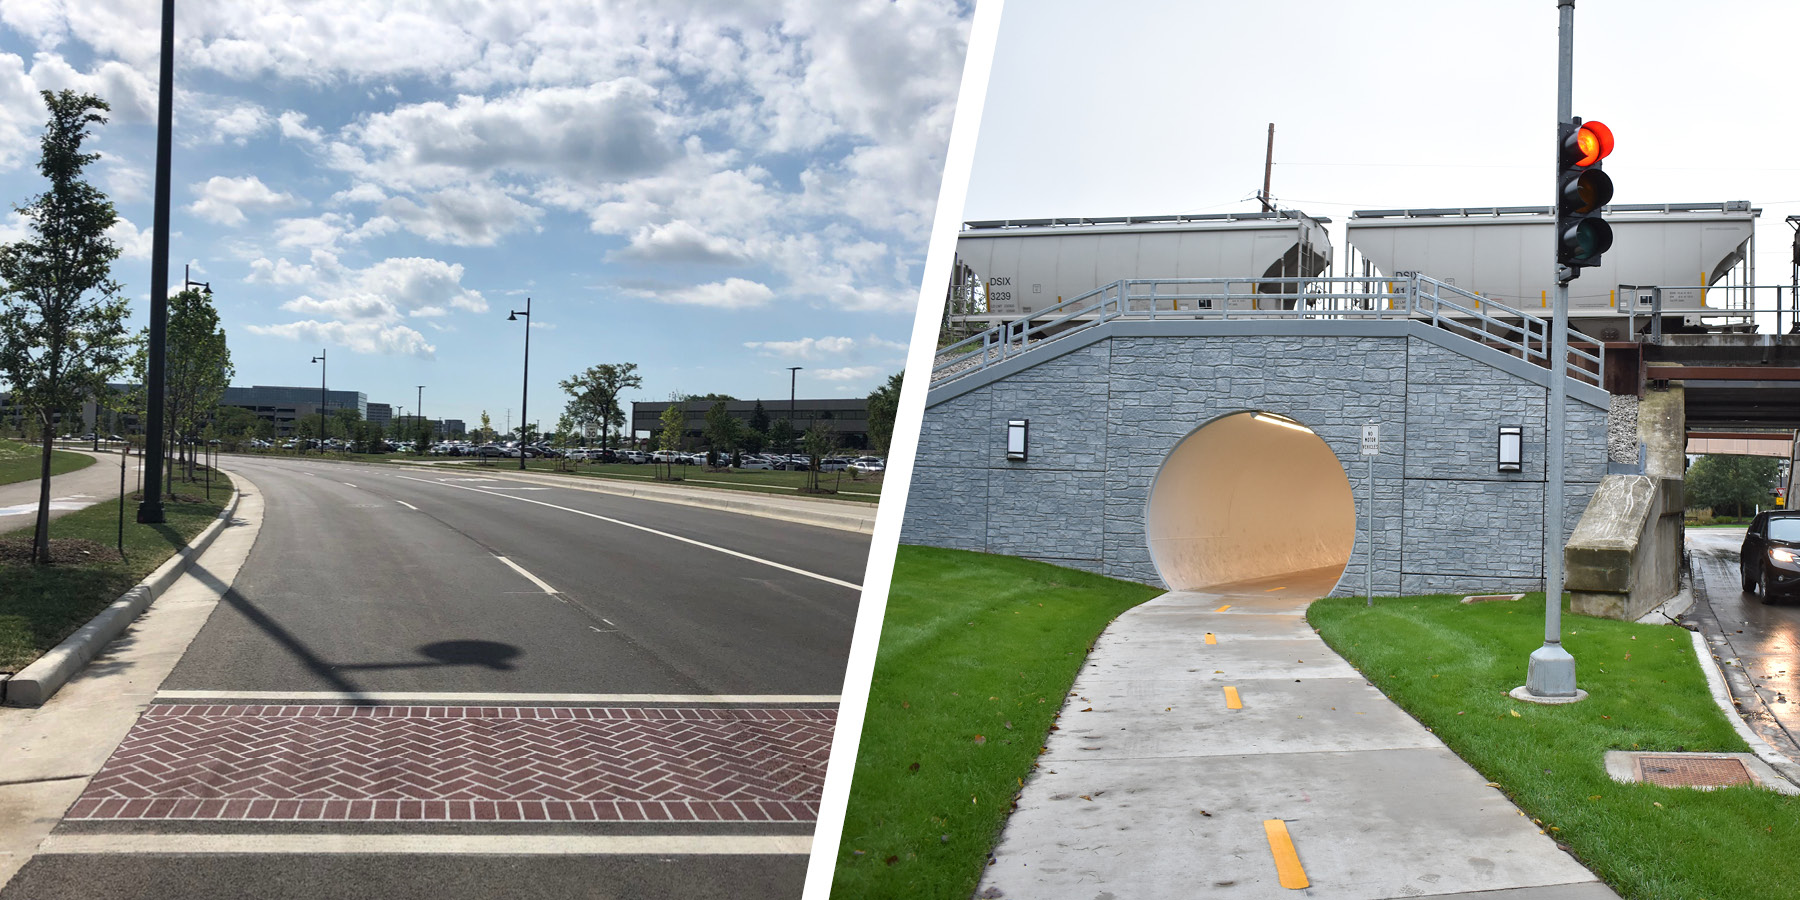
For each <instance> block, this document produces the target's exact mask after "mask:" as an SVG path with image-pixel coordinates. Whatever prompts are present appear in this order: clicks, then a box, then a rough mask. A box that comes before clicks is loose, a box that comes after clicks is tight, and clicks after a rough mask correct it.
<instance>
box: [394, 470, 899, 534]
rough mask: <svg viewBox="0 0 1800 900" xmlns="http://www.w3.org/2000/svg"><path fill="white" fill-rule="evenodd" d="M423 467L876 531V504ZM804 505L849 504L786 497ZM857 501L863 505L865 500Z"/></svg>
mask: <svg viewBox="0 0 1800 900" xmlns="http://www.w3.org/2000/svg"><path fill="white" fill-rule="evenodd" d="M419 468H421V469H427V470H430V469H432V468H437V470H438V471H454V472H471V473H476V474H480V475H481V476H482V477H489V476H492V477H496V478H509V479H512V480H514V481H527V482H531V483H534V484H547V485H554V486H556V487H566V488H570V489H572V490H577V491H591V492H593V493H596V494H614V495H617V496H621V497H631V498H633V499H637V500H650V501H654V502H657V503H674V504H677V505H680V506H698V507H702V508H705V509H718V510H724V511H725V512H734V513H740V514H743V515H747V516H761V517H762V518H765V519H779V520H781V521H784V522H796V523H799V524H801V525H816V526H818V527H820V528H835V529H837V530H839V531H858V532H862V533H863V534H871V533H873V532H874V531H875V504H872V503H871V504H866V505H867V507H868V508H867V509H854V510H836V509H825V508H820V509H816V510H814V509H807V508H789V507H787V506H785V505H782V504H775V503H769V502H767V501H765V500H763V499H761V498H760V495H757V494H750V493H747V492H727V491H713V490H708V489H707V488H669V487H661V486H658V485H635V484H622V483H618V482H611V481H603V480H601V479H598V478H584V477H583V476H580V475H567V476H556V475H535V474H525V475H520V474H518V473H517V472H491V471H488V470H486V469H471V468H468V467H465V466H444V467H433V466H429V465H420V466H419ZM779 499H782V500H791V501H793V502H795V503H799V504H803V505H811V504H819V505H820V506H821V507H823V506H824V505H825V504H831V505H834V506H835V505H837V504H839V503H844V502H846V501H841V500H813V499H808V498H801V497H782V498H779ZM850 502H855V503H857V504H858V505H859V506H860V505H864V504H862V503H861V501H850Z"/></svg>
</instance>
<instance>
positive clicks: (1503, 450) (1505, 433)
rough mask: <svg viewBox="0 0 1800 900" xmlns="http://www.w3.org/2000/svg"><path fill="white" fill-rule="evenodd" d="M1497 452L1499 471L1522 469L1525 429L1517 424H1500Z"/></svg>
mask: <svg viewBox="0 0 1800 900" xmlns="http://www.w3.org/2000/svg"><path fill="white" fill-rule="evenodd" d="M1498 452H1499V459H1500V471H1502V472H1518V471H1522V470H1523V469H1524V461H1525V429H1523V428H1521V427H1519V426H1517V425H1502V426H1500V446H1499V448H1498Z"/></svg>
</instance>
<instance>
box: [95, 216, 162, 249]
mask: <svg viewBox="0 0 1800 900" xmlns="http://www.w3.org/2000/svg"><path fill="white" fill-rule="evenodd" d="M106 236H107V237H108V238H109V239H111V240H112V242H113V243H114V244H117V245H118V247H119V258H120V259H149V258H150V250H151V249H152V246H153V244H154V242H155V237H156V235H155V232H153V231H152V230H151V229H149V228H146V229H144V230H142V231H139V230H138V228H137V226H135V225H133V224H131V220H130V219H127V218H125V217H124V216H120V217H119V219H118V221H116V222H114V223H113V225H112V227H111V228H108V229H106Z"/></svg>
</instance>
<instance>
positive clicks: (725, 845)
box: [38, 834, 812, 856]
mask: <svg viewBox="0 0 1800 900" xmlns="http://www.w3.org/2000/svg"><path fill="white" fill-rule="evenodd" d="M810 852H812V838H811V837H808V836H806V835H785V834H783V835H774V834H770V835H761V834H733V835H724V834H721V835H701V834H693V835H682V834H668V835H624V834H618V835H600V834H583V835H573V834H571V835H523V834H513V835H506V834H69V835H52V836H51V837H49V838H47V839H45V841H44V843H43V844H42V845H40V846H39V848H38V853H39V854H40V855H44V854H51V855H72V854H87V853H105V854H109V855H110V854H115V853H120V854H142V853H158V854H163V853H183V854H190V853H224V854H252V853H284V854H336V853H357V854H362V853H404V854H421V853H424V854H433V855H438V854H451V855H478V856H480V855H487V856H491V855H507V856H527V855H530V856H546V855H547V856H567V855H571V854H579V855H596V854H644V855H656V856H665V855H667V856H676V855H681V856H685V855H693V854H719V855H732V856H741V855H759V856H760V855H777V854H779V855H784V856H797V855H804V854H807V853H810Z"/></svg>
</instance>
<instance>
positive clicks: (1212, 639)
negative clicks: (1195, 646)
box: [1206, 631, 1219, 644]
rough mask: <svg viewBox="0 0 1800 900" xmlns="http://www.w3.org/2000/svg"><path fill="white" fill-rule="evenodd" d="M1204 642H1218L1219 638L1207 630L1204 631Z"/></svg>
mask: <svg viewBox="0 0 1800 900" xmlns="http://www.w3.org/2000/svg"><path fill="white" fill-rule="evenodd" d="M1206 642H1207V643H1209V644H1216V643H1218V642H1219V639H1218V638H1216V637H1214V636H1213V633H1212V632H1210V631H1209V632H1207V633H1206Z"/></svg>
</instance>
